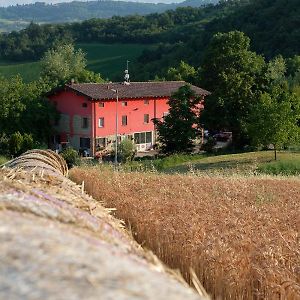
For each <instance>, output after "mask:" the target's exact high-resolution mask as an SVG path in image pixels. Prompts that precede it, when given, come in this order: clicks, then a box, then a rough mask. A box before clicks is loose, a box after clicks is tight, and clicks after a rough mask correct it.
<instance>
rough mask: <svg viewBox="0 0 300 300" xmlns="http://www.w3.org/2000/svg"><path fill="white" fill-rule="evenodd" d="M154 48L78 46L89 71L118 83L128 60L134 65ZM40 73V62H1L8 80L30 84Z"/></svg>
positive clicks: (117, 45) (98, 44)
mask: <svg viewBox="0 0 300 300" xmlns="http://www.w3.org/2000/svg"><path fill="white" fill-rule="evenodd" d="M152 47H153V46H152V45H143V44H100V43H89V44H76V48H81V49H82V50H83V51H84V52H85V53H86V54H87V57H86V58H87V68H88V69H89V70H91V71H94V72H97V73H101V75H102V76H103V78H108V79H110V80H117V81H120V80H122V79H123V71H124V68H125V66H126V61H127V60H129V61H130V62H131V63H132V64H134V62H135V60H136V59H137V57H138V56H140V55H141V53H142V52H143V50H145V49H149V50H150V49H151V48H152ZM40 71H41V69H40V63H39V62H38V61H36V62H19V63H18V62H17V63H13V62H8V61H0V75H2V76H4V77H7V78H9V77H11V76H14V75H16V74H20V75H21V77H22V78H23V79H24V81H25V82H30V81H33V80H37V79H38V78H39V74H40ZM133 77H134V75H133Z"/></svg>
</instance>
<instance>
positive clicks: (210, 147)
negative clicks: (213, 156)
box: [202, 137, 217, 153]
mask: <svg viewBox="0 0 300 300" xmlns="http://www.w3.org/2000/svg"><path fill="white" fill-rule="evenodd" d="M216 144H217V142H216V140H215V139H214V138H213V137H209V138H208V139H207V142H206V143H205V144H203V146H202V149H203V150H204V151H206V152H207V153H213V152H214V147H215V146H216Z"/></svg>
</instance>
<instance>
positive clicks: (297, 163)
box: [258, 156, 300, 176]
mask: <svg viewBox="0 0 300 300" xmlns="http://www.w3.org/2000/svg"><path fill="white" fill-rule="evenodd" d="M258 171H259V172H260V173H264V174H271V175H286V176H289V175H300V157H299V156H294V157H290V158H286V159H284V160H279V161H272V162H269V163H264V164H261V165H259V166H258Z"/></svg>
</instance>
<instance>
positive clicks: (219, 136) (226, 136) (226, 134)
mask: <svg viewBox="0 0 300 300" xmlns="http://www.w3.org/2000/svg"><path fill="white" fill-rule="evenodd" d="M213 138H214V139H215V140H216V141H218V142H228V141H230V140H231V139H232V132H231V131H221V132H218V133H216V134H214V135H213Z"/></svg>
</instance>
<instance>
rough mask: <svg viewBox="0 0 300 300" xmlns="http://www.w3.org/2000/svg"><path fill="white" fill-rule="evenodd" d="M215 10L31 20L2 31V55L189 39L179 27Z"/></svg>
mask: <svg viewBox="0 0 300 300" xmlns="http://www.w3.org/2000/svg"><path fill="white" fill-rule="evenodd" d="M98 3H99V2H98ZM100 3H101V2H100ZM103 3H104V2H103ZM107 3H108V2H107ZM115 3H117V2H115ZM131 5H133V6H136V5H137V4H136V3H132V4H131ZM215 11H217V8H215V7H214V6H207V7H201V8H192V7H180V8H178V9H176V10H168V11H166V12H164V13H162V14H158V13H154V14H150V15H146V16H138V15H132V16H126V17H118V16H114V17H112V18H111V19H94V18H93V19H90V20H87V21H83V22H81V23H73V24H58V25H49V24H44V25H38V24H33V23H31V24H30V25H29V26H28V27H27V28H26V29H24V30H22V31H20V32H12V33H9V34H3V35H2V36H1V37H0V57H2V58H5V59H14V60H24V59H27V60H28V59H30V60H36V59H39V58H41V57H42V55H43V53H45V51H46V50H48V49H51V48H54V47H55V46H57V45H61V44H66V43H70V42H72V41H73V40H75V41H76V42H85V43H90V42H98V43H99V42H105V43H112V42H119V43H155V42H160V41H161V42H166V41H172V42H174V41H179V40H183V39H184V40H185V41H187V40H188V37H187V38H186V36H185V35H186V34H185V32H181V29H179V32H178V29H177V28H178V27H179V28H181V27H182V26H185V25H187V24H190V23H191V24H194V23H195V22H197V21H198V20H202V19H203V18H206V17H207V16H210V15H212V14H213V13H214V12H215ZM30 20H31V19H30ZM183 30H184V28H183ZM169 31H170V32H169Z"/></svg>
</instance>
